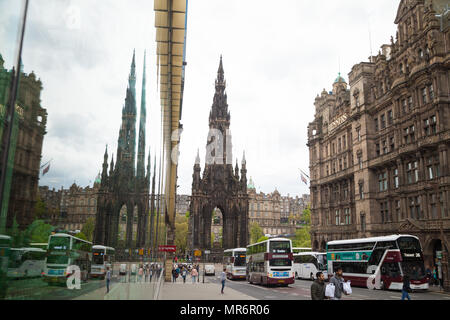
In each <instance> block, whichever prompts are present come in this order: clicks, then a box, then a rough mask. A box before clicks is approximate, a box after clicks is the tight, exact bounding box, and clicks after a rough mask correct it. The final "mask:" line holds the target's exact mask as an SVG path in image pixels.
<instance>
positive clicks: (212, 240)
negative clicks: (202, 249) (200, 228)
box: [211, 232, 216, 247]
mask: <svg viewBox="0 0 450 320" xmlns="http://www.w3.org/2000/svg"><path fill="white" fill-rule="evenodd" d="M214 240H216V235H215V234H214V232H211V247H214Z"/></svg>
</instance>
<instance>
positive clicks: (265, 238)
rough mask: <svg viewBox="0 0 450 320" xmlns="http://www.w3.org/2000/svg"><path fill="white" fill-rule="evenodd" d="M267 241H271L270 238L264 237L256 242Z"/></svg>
mask: <svg viewBox="0 0 450 320" xmlns="http://www.w3.org/2000/svg"><path fill="white" fill-rule="evenodd" d="M266 240H269V237H266V236H262V237H261V238H259V239H258V240H257V241H256V242H261V241H266Z"/></svg>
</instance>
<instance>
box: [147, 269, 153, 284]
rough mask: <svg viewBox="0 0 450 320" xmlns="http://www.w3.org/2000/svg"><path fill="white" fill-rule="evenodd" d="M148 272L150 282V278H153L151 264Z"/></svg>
mask: <svg viewBox="0 0 450 320" xmlns="http://www.w3.org/2000/svg"><path fill="white" fill-rule="evenodd" d="M148 272H149V276H150V282H152V278H153V266H152V268H150V270H149V271H148Z"/></svg>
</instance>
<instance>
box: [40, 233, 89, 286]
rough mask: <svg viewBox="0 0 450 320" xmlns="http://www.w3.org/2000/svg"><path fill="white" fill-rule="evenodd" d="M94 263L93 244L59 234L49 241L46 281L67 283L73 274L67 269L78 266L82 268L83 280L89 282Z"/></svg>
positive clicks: (52, 236)
mask: <svg viewBox="0 0 450 320" xmlns="http://www.w3.org/2000/svg"><path fill="white" fill-rule="evenodd" d="M91 263H92V242H89V241H86V240H83V239H79V238H77V237H74V236H72V235H70V234H66V233H57V234H53V235H51V236H50V237H49V239H48V247H47V258H46V261H45V264H46V267H47V270H46V273H44V281H46V282H47V283H49V284H52V283H66V281H67V278H68V277H69V276H70V275H71V274H72V273H70V272H68V271H67V268H68V267H69V266H72V265H76V266H78V267H79V268H80V272H81V275H80V276H81V280H82V281H87V280H88V277H89V271H90V268H91Z"/></svg>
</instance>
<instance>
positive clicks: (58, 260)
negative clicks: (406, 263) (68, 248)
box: [47, 255, 69, 264]
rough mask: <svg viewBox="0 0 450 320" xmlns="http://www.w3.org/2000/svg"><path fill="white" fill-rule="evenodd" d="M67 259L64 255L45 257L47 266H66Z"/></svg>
mask: <svg viewBox="0 0 450 320" xmlns="http://www.w3.org/2000/svg"><path fill="white" fill-rule="evenodd" d="M68 262H69V257H68V256H66V255H49V256H48V257H47V263H48V264H67V263H68Z"/></svg>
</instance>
